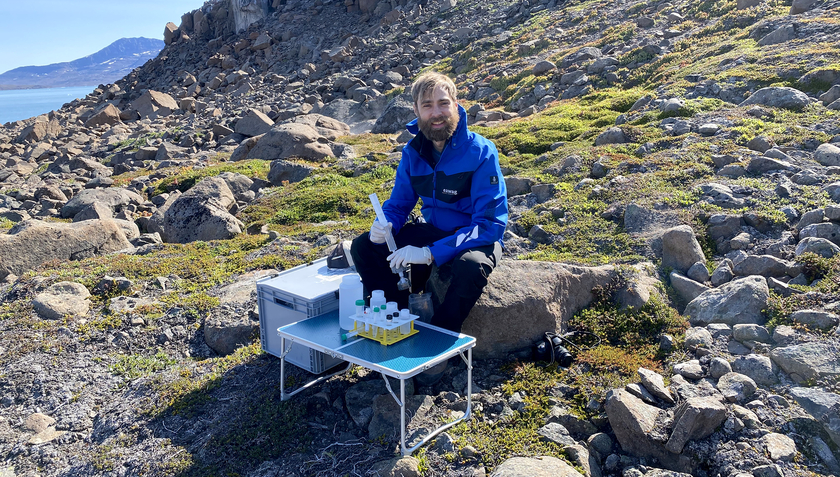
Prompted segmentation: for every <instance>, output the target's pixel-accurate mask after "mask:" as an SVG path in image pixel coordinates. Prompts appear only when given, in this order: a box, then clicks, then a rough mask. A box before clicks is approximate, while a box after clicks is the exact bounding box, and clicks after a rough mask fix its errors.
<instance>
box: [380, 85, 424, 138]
mask: <svg viewBox="0 0 840 477" xmlns="http://www.w3.org/2000/svg"><path fill="white" fill-rule="evenodd" d="M416 117H417V116H416V115H415V114H414V103H413V100H412V98H411V94H410V93H403V94H401V95H399V96H396V97H395V98H394V99H392V100H391V101H389V102H388V105H387V106H385V110H384V111H382V114H381V115H380V116H379V117H378V118H376V122H375V123H374V125H373V128H372V129H371V131H370V132H372V133H373V134H393V133H398V132H400V131H403V130H404V129H405V125H406V124H408V123H409V122H411V121H412V120H413V119H414V118H416Z"/></svg>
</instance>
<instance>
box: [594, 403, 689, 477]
mask: <svg viewBox="0 0 840 477" xmlns="http://www.w3.org/2000/svg"><path fill="white" fill-rule="evenodd" d="M604 407H605V409H606V411H607V417H608V419H609V422H610V426H611V427H612V429H613V432H614V433H615V437H616V439H618V443H619V444H620V445H621V448H622V449H623V450H624V452H627V453H629V454H632V455H634V456H638V457H655V458H657V459H659V461H660V462H662V464H663V465H665V466H667V467H668V468H671V469H679V470H685V471H688V470H689V469H690V467H691V466H690V461H689V459H688V457H686V456H681V455H676V454H673V453H672V452H670V451H668V450H667V449H665V447H664V445H663V443H662V441H660V440H657V439H655V437H654V431H655V429H656V422H657V418H658V417H659V414H660V412H662V411H661V410H660V409H659V408H657V407H654V406H651V405H649V404H645V403H644V402H642V400H641V399H639V398H637V397H636V396H633V395H632V394H630V393H629V392H628V391H625V390H623V389H613V390H610V391H608V392H607V397H606V403H605V405H604Z"/></svg>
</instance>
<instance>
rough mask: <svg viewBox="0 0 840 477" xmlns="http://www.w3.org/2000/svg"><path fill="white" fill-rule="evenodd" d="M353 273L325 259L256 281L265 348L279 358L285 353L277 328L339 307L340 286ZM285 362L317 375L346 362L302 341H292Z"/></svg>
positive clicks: (353, 271)
mask: <svg viewBox="0 0 840 477" xmlns="http://www.w3.org/2000/svg"><path fill="white" fill-rule="evenodd" d="M351 273H356V270H355V269H353V268H345V269H330V268H329V267H327V259H326V258H322V259H319V260H316V261H314V262H312V263H311V264H309V265H301V266H299V267H295V268H291V269H289V270H285V271H283V272H281V273H280V274H279V275H277V276H275V277H270V278H264V279H262V280H259V281H257V298H258V300H259V310H260V341H261V342H262V349H263V351H265V352H266V353H270V354H273V355H274V356H278V357H279V356H280V355H281V354H282V353H283V350H282V349H281V347H280V337H279V336H277V328H280V327H281V326H285V325H288V324H289V323H295V322H298V321H301V320H305V319H307V318H312V317H314V316H318V315H323V314H324V313H329V312H331V311H334V310H337V309H338V286H339V284H340V283H341V279H342V277H344V276H345V275H349V274H351ZM287 346H288V344H287ZM286 361H288V362H290V363H292V364H294V365H295V366H298V367H300V368H303V369H305V370H306V371H309V372H311V373H315V374H319V373H322V372H324V371H326V370H328V369H330V368H332V367H334V366H337V365H339V364H341V363H343V362H344V361H342V360H340V359H336V358H333V357H332V356H329V355H326V354H324V353H322V352H320V351H315V350H313V349H310V348H308V347H307V346H305V345H302V344H300V343H293V344H292V347H291V350H290V351H289V353H288V354H287V355H286Z"/></svg>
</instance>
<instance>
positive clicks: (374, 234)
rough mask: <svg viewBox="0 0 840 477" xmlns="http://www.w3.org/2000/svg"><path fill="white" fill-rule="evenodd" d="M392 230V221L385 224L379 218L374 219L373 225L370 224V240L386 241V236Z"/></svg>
mask: <svg viewBox="0 0 840 477" xmlns="http://www.w3.org/2000/svg"><path fill="white" fill-rule="evenodd" d="M390 231H391V222H385V223H384V224H383V223H381V222H379V221H378V220H374V221H373V225H371V226H370V235H369V236H370V241H371V242H373V243H385V237H387V236H388V233H389V232H390Z"/></svg>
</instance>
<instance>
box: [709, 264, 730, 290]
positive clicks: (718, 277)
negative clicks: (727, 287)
mask: <svg viewBox="0 0 840 477" xmlns="http://www.w3.org/2000/svg"><path fill="white" fill-rule="evenodd" d="M733 278H735V274H734V273H732V269H731V268H730V267H729V264H728V263H727V262H723V263H721V264H720V265H719V266H718V267H717V268H715V271H714V272H712V278H711V282H712V286H716V287H719V286H721V285H723V284H724V283H728V282H730V281H732V279H733Z"/></svg>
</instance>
